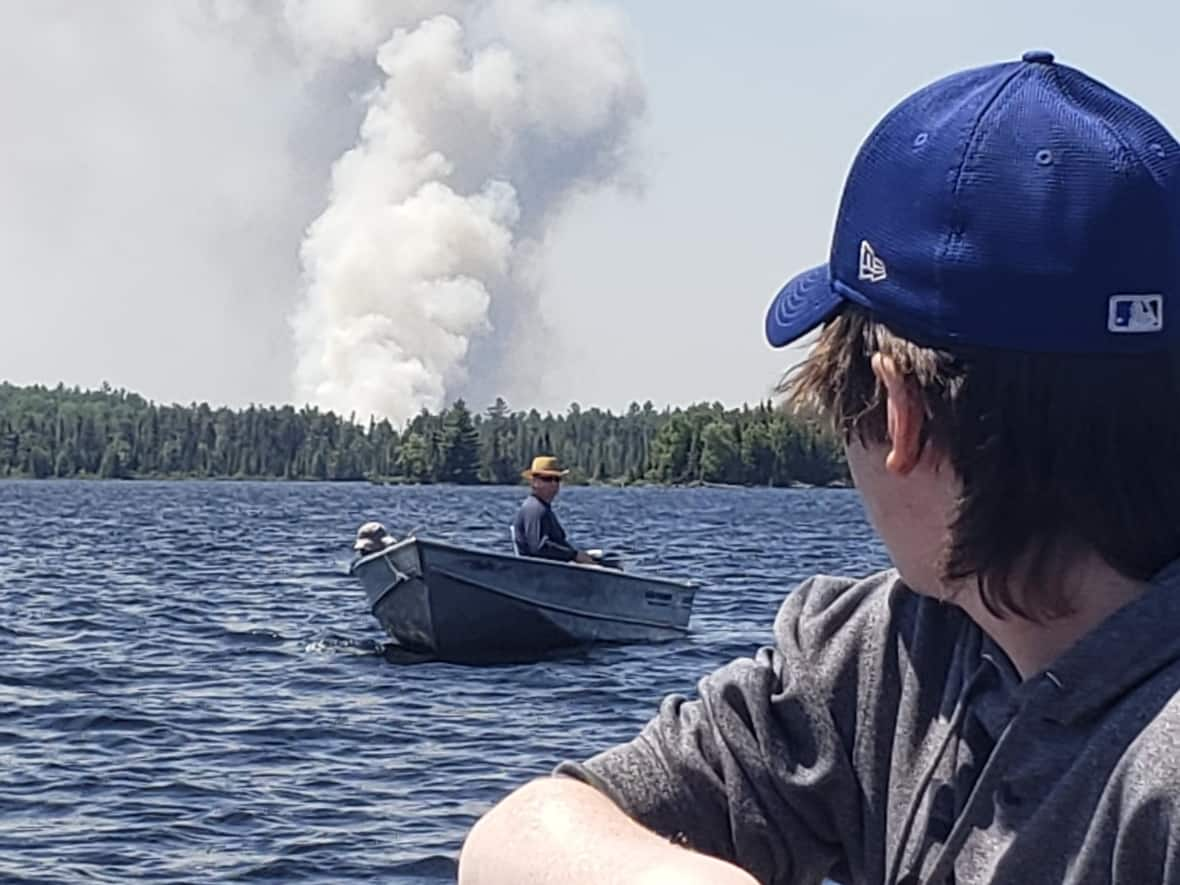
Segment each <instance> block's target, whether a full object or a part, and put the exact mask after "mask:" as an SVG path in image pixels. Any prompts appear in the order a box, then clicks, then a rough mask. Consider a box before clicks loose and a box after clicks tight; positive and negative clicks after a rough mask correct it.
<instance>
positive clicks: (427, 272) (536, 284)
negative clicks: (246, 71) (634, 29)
mask: <svg viewBox="0 0 1180 885" xmlns="http://www.w3.org/2000/svg"><path fill="white" fill-rule="evenodd" d="M393 6H394V7H395V8H396V11H390V4H376V3H371V2H362V0H348V2H342V0H331V2H330V3H329V2H328V0H318V2H312V0H303V2H296V0H288V2H286V3H285V5H284V7H283V15H284V21H285V22H286V25H287V27H288V28H289V29H290V33H291V34H292V35H293V37H294V45H295V46H297V47H298V48H299V51H300V52H301V53H303V54H304V55H305V56H306V57H307V58H310V59H314V60H315V61H316V63H321V62H322V61H325V60H326V61H331V60H341V59H350V58H351V59H355V58H357V57H359V56H362V55H363V54H364V53H365V52H372V51H374V48H373V44H374V42H375V41H378V40H380V39H382V36H381V35H384V36H385V37H387V39H384V42H381V43H380V45H379V46H378V47H376V49H375V52H376V62H377V65H378V66H379V68H380V71H381V74H382V76H383V78H384V82H383V83H382V84H381V85H380V87H379V88H377V89H375V90H373V91H372V92H371V94H369V95H368V97H367V99H366V101H367V110H366V113H365V117H364V121H363V123H362V125H361V128H360V134H359V140H358V141H357V143H356V145H355V146H354V147H353V148H352V149H351V150H349V151H348V152H347V153H345V154H344V155H343V156H342V157H340V158H339V160H338V161H337V162H336V164H335V165H334V167H333V170H332V182H331V192H330V196H329V200H328V205H327V208H326V209H325V210H324V212H323V213H322V214H321V215H320V216H319V217H318V218H317V219H316V220H315V221H314V222H313V223H312V224H311V226H310V227H309V229H308V231H307V235H306V237H305V239H304V242H303V245H302V250H301V257H302V263H303V269H304V290H303V293H302V300H301V303H300V304H299V306H298V308H297V310H296V312H295V315H294V317H293V326H294V334H295V344H296V369H295V375H296V378H295V380H296V398H297V400H298V401H300V402H312V403H315V404H317V405H320V406H323V407H325V408H331V409H333V410H335V411H337V412H339V413H342V414H344V415H348V414H350V413H355V415H356V417H357V418H358V419H360V420H366V419H367V418H368V417H369V416H370V415H376V416H378V417H388V418H391V419H393V420H395V421H403V420H405V419H407V418H409V417H411V416H412V415H413V414H415V413H416V412H417V411H419V410H420V409H421V408H423V407H425V408H429V409H438V408H439V407H441V406H442V405H443V404H444V403H445V401H446V400H447V399H449V398H450V397H452V396H454V395H455V394H456V392H458V393H464V392H471V393H472V395H473V396H491V395H494V394H495V393H498V392H504V393H508V394H509V395H510V394H511V391H512V390H513V389H514V387H513V385H514V383H519V381H520V377H521V375H524V376H530V377H531V376H538V375H541V374H543V362H544V350H543V343H544V340H545V336H544V326H545V324H546V320H545V319H544V316H543V311H542V309H541V298H540V289H541V279H542V276H543V259H544V251H545V243H546V236H547V233H548V231H549V230H550V228H551V225H552V224H553V221H554V220H555V218H556V217H557V216H558V214H559V213H560V211H561V210H562V209H563V208H564V207H565V206H566V205H567V204H568V202H569V198H570V197H571V196H573V195H575V194H577V193H579V192H582V191H584V190H586V189H591V188H596V187H601V186H604V185H607V184H611V183H616V182H620V181H623V180H625V179H626V177H627V176H628V174H629V173H630V171H631V164H630V158H631V150H630V148H631V144H632V136H633V133H634V130H635V127H636V124H637V123H638V122H639V120H640V119H641V118H642V114H643V110H644V93H643V88H642V84H641V81H640V77H639V75H638V71H637V68H636V64H635V62H634V59H633V57H632V55H631V52H630V48H629V46H628V38H627V32H626V28H625V26H624V23H623V21H622V19H621V17H620V15H619V14H618V13H617V12H616V11H615V10H613V9H611V8H609V7H605V6H602V5H600V4H595V3H590V2H582V0H488V2H465V3H456V2H450V3H443V2H434V3H431V2H409V3H406V2H403V3H401V4H394V5H393ZM415 17H416V20H415ZM517 372H519V374H517Z"/></svg>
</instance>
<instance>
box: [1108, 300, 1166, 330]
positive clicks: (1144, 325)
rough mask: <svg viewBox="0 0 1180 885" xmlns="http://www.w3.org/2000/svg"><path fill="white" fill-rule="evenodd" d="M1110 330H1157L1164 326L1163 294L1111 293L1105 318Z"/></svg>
mask: <svg viewBox="0 0 1180 885" xmlns="http://www.w3.org/2000/svg"><path fill="white" fill-rule="evenodd" d="M1106 328H1107V330H1108V331H1110V332H1119V333H1131V334H1134V333H1144V332H1159V331H1161V330H1162V329H1163V328H1164V296H1163V295H1112V296H1111V297H1110V310H1109V313H1108V314H1107V318H1106Z"/></svg>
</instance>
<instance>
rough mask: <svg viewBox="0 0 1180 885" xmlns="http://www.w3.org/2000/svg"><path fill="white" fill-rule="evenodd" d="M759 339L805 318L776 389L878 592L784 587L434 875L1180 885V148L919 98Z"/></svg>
mask: <svg viewBox="0 0 1180 885" xmlns="http://www.w3.org/2000/svg"><path fill="white" fill-rule="evenodd" d="M765 323H766V326H765V328H766V335H767V337H768V339H769V341H770V344H771V345H773V346H776V347H781V346H784V345H787V344H788V343H790V342H793V341H797V340H799V339H800V338H801V337H802V336H803V335H805V334H807V333H808V332H810V331H812V330H813V329H816V328H819V327H821V326H822V331H821V333H820V335H819V338H818V341H817V343H816V344H815V347H814V348H813V349H812V351H811V352H810V354H809V355H808V356H807V358H806V359H805V361H804V362H803V364H802V365H801V367H799V368H798V369H797V370H793V371H792V372H791V373H790V374H789V375H788V376H787V377H786V379H785V382H784V389H785V391H786V392H787V393H788V394H789V396H790V398H791V400H792V401H793V402H794V403H795V404H797V405H804V406H807V405H810V406H815V407H818V409H819V410H820V412H821V414H824V415H825V416H826V417H827V418H828V419H829V420H830V422H831V424H832V426H833V428H834V429H835V431H836V432H837V433H838V434H839V435H840V436H841V437H842V439H843V441H844V447H845V453H846V456H847V460H848V465H849V468H850V471H851V474H852V478H853V480H854V482H855V484H856V487H857V489H858V491H859V493H860V495H861V498H862V500H863V502H864V505H865V509H866V512H867V514H868V517H869V520H870V522H871V523H872V524H873V527H874V528H875V530H876V531H877V533H878V534H879V535H880V537H881V539H882V541H883V542H884V545H885V547H886V549H887V550H888V552H889V554H890V558H891V559H892V561H893V565H894V568H891V569H889V570H887V571H883V572H880V573H878V574H876V575H872V576H870V577H868V578H864V579H861V580H856V579H852V578H837V577H829V576H826V575H820V576H816V577H814V578H811V579H810V580H808V581H805V582H804V583H803V584H801V585H800V586H799V587H797V588H796V589H795V590H794V591H793V592H792V593H790V594H789V595H788V596H787V598H786V601H785V602H784V603H783V605H782V608H781V610H780V612H779V615H778V618H777V619H776V622H775V626H774V640H775V641H774V642H773V644H771V645H768V646H767V647H765V648H762V649H761V650H759V651H758V652H757V653H756V654H753V655H752V656H751V657H749V658H742V659H739V660H736V661H734V662H732V663H730V664H728V665H726V666H724V667H722V668H720V669H719V670H717V671H715V672H714V673H712V674H711V675H709V676H706V677H705V678H704V679H703V680H701V681H700V682H699V683H698V685H697V695H698V697H697V698H695V699H693V700H686V699H685V698H684V697H680V696H676V695H673V696H671V697H669V698H667V699H666V700H665V701H664V703H663V704H662V705H661V706H660V708H659V711H658V713H657V714H656V715H655V716H654V718H652V720H651V721H650V722H649V723H648V724H647V725H646V727H645V728H644V729H643V731H642V733H641V734H640V735H639V736H638V737H636V738H635V739H634V740H632V741H630V742H627V743H624V744H621V745H618V746H615V747H612V748H609V749H606V750H604V751H603V752H601V753H599V754H597V755H595V756H593V757H592V758H589V759H586V760H584V761H581V762H567V763H563V764H562V765H560V766H559V767H558V768H557V770H556V772H555V776H552V777H547V778H542V779H539V780H536V781H534V782H532V783H531V784H528V785H526V786H524V787H522V788H521V789H519V790H517V791H516V792H515V793H513V794H511V795H510V796H508V797H507V798H506V799H504V800H503V801H502V802H501V803H500V804H499V805H498V806H497V807H496V808H494V809H493V810H492V811H491V812H490V813H489V814H487V815H486V816H485V817H484V818H483V819H482V820H481V821H480V822H479V823H478V824H477V825H476V826H475V828H474V829H473V830H472V832H471V834H470V836H469V837H468V840H467V844H466V845H465V847H464V850H463V854H462V858H461V861H460V870H459V878H460V882H462V883H475V882H478V883H495V882H522V881H528V882H533V883H541V882H562V883H577V882H598V881H612V882H613V881H636V882H638V881H643V882H656V881H659V882H677V883H699V882H710V883H753V882H755V881H760V882H766V883H771V882H773V883H797V882H818V881H820V879H821V878H823V877H825V876H828V877H830V878H832V879H836V880H838V881H840V882H844V883H848V885H852V883H874V885H876V883H887V885H900V883H938V885H945V883H952V882H957V883H959V885H967V883H990V885H1012V883H1026V882H1038V883H1041V882H1045V883H1048V882H1052V883H1055V885H1107V883H1115V885H1131V883H1147V882H1152V883H1162V882H1167V883H1180V753H1178V752H1177V747H1180V144H1178V143H1177V142H1176V140H1175V139H1174V138H1173V137H1172V135H1171V134H1170V133H1169V132H1168V131H1167V130H1166V129H1165V128H1164V126H1163V125H1162V124H1161V123H1160V122H1159V121H1157V120H1156V119H1155V118H1154V117H1152V116H1151V115H1150V114H1149V113H1148V112H1147V111H1146V110H1144V109H1143V108H1141V107H1139V106H1137V105H1136V104H1134V103H1133V102H1131V101H1130V100H1128V99H1126V98H1125V97H1123V96H1122V95H1120V94H1118V93H1116V92H1114V91H1113V90H1111V89H1109V88H1108V87H1106V86H1105V85H1103V84H1101V83H1099V82H1098V81H1096V80H1094V79H1092V78H1090V77H1089V76H1087V75H1085V74H1083V73H1081V72H1080V71H1078V70H1076V69H1073V68H1070V67H1066V66H1064V65H1060V64H1057V63H1056V62H1055V61H1054V58H1053V56H1052V55H1051V54H1050V53H1047V52H1040V51H1037V52H1030V53H1027V54H1026V55H1025V56H1024V58H1023V59H1022V60H1021V61H1013V62H1008V63H1004V64H999V65H994V66H990V67H986V68H980V69H975V70H970V71H964V72H961V73H958V74H954V75H952V76H949V77H947V78H945V79H941V80H939V81H938V82H936V83H934V84H932V85H930V86H928V87H926V88H924V89H922V90H920V91H919V92H918V93H916V94H915V95H913V96H911V97H910V98H908V99H906V100H904V101H902V102H901V103H900V104H899V105H898V106H897V107H896V108H894V109H893V110H892V111H891V112H890V113H889V114H887V115H886V116H885V117H884V119H883V120H882V121H881V123H880V124H879V125H878V126H877V127H876V129H875V130H874V132H873V134H872V136H871V137H870V138H869V139H868V140H866V142H865V143H864V145H863V147H862V148H861V150H860V152H859V154H858V156H857V158H856V160H855V162H854V163H853V166H852V168H851V170H850V172H849V175H848V178H847V180H846V182H845V185H844V193H843V198H842V201H841V205H840V209H839V211H838V213H837V215H836V227H835V232H834V235H833V239H832V245H831V250H830V252H829V259H828V262H827V263H826V264H825V265H823V266H821V267H818V268H815V269H814V270H811V271H808V272H806V273H804V274H801V275H800V276H798V277H796V278H794V279H793V280H791V281H790V282H788V283H787V285H786V286H784V287H783V289H782V290H781V291H780V292H779V293H778V295H777V296H776V297H775V299H774V300H773V302H772V304H771V307H770V310H769V312H768V314H767V315H766V319H765ZM783 543H784V544H789V543H791V538H790V537H789V533H787V534H785V535H784V538H783Z"/></svg>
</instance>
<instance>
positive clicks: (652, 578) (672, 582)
mask: <svg viewBox="0 0 1180 885" xmlns="http://www.w3.org/2000/svg"><path fill="white" fill-rule="evenodd" d="M411 544H418V545H420V546H422V547H424V548H426V549H429V548H430V547H440V548H442V549H444V550H454V551H457V552H459V553H468V554H475V555H476V556H483V557H488V558H491V559H505V560H510V561H512V562H515V563H520V562H525V563H528V564H529V566H530V567H531V566H540V567H553V568H576V569H586V568H594V569H598V570H600V571H602V572H605V573H607V574H609V575H611V576H613V577H616V578H622V579H624V580H627V581H639V582H640V583H643V584H664V585H666V586H670V587H675V588H676V589H677V590H680V591H681V592H683V593H693V594H695V593H696V591H697V590H698V589H700V586H701V585H700V583H699V582H697V581H691V580H684V579H679V578H662V577H659V576H658V575H647V574H636V573H634V572H625V571H622V570H621V569H612V568H607V567H606V566H601V565H592V564H581V563H573V562H559V561H557V560H553V559H542V558H540V557H538V556H517V555H515V554H512V553H499V552H497V551H494V550H481V549H479V548H476V547H463V546H461V545H459V544H451V543H448V542H447V541H436V540H434V539H433V538H420V537H417V536H415V535H410V536H409V537H408V538H402V539H401V540H400V541H398V542H397V543H396V544H391V545H390V546H388V547H385V548H383V549H381V550H376V551H374V552H372V553H369V554H367V555H365V556H362V557H361V558H360V559H358V560H356V561H355V562H353V563H352V565H350V566H349V568H348V571H349V573H350V574H355V573H356V570H357V569H358V568H360V567H361V566H362V565H366V564H367V563H369V562H372V561H373V560H376V559H378V558H383V557H385V556H387V555H388V554H390V553H392V552H393V551H395V550H399V549H401V548H403V547H408V546H409V545H411ZM419 564H420V567H421V568H423V569H425V564H423V563H421V558H419ZM382 595H384V594H382Z"/></svg>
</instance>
